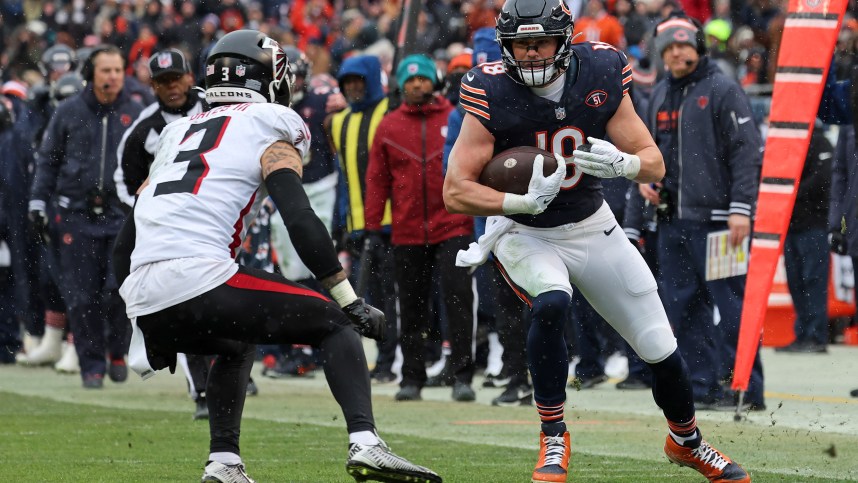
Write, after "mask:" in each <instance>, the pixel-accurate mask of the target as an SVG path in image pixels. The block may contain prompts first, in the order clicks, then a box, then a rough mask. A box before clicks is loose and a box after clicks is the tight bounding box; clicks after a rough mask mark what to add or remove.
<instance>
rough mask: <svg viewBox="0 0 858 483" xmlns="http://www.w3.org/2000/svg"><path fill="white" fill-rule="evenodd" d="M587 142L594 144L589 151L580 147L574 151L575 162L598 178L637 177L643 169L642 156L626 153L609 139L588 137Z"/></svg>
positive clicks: (579, 167)
mask: <svg viewBox="0 0 858 483" xmlns="http://www.w3.org/2000/svg"><path fill="white" fill-rule="evenodd" d="M587 142H589V143H590V144H591V145H592V147H591V148H590V151H589V152H587V151H581V150H578V149H576V150H575V151H573V152H572V156H573V162H574V163H575V166H577V167H578V169H580V170H581V171H583V172H585V173H587V174H589V175H591V176H596V177H598V178H616V177H619V176H623V177H625V178H628V179H635V178H636V177H637V175H638V172H640V170H641V158H639V157H637V156H635V155H634V154H629V153H624V152H622V151H620V150H619V149H617V147H616V146H614V145H613V144H611V143H609V142H608V141H603V140H601V139H598V138H593V137H588V138H587Z"/></svg>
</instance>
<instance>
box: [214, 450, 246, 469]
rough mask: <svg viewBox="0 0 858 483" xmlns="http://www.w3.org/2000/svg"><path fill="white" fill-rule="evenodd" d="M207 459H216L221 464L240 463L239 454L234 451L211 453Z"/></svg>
mask: <svg viewBox="0 0 858 483" xmlns="http://www.w3.org/2000/svg"><path fill="white" fill-rule="evenodd" d="M209 461H217V462H218V463H220V464H222V465H227V466H232V465H238V464H241V456H239V455H237V454H235V453H226V452H224V453H211V454H209Z"/></svg>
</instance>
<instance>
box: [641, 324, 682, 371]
mask: <svg viewBox="0 0 858 483" xmlns="http://www.w3.org/2000/svg"><path fill="white" fill-rule="evenodd" d="M630 344H631V345H632V349H634V350H635V352H636V353H637V354H638V356H640V358H641V359H643V360H644V362H647V363H649V364H655V363H658V362H661V361H663V360H664V359H666V358H667V357H668V356H670V355H671V354H673V352H674V351H675V350H676V337H674V335H673V331H672V330H671V329H670V326H669V325H668V324H666V323H665V324H659V325H657V326H654V327H650V328H648V329H646V330H643V331H641V332H640V333H638V334H637V336H636V337H635V338H634V340H633V341H630Z"/></svg>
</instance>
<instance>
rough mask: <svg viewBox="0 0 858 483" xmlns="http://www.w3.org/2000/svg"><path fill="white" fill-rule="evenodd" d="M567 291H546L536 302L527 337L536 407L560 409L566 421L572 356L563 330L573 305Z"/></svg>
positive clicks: (560, 416)
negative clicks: (564, 413) (564, 405)
mask: <svg viewBox="0 0 858 483" xmlns="http://www.w3.org/2000/svg"><path fill="white" fill-rule="evenodd" d="M571 300H572V299H571V297H570V296H569V294H567V293H566V292H562V291H559V290H555V291H551V292H546V293H543V294H540V295H538V296H537V297H536V298H535V299H533V307H532V309H531V316H532V321H531V324H530V330H529V332H528V334H527V365H528V367H529V368H530V375H531V377H532V378H533V389H534V399H535V400H536V403H537V406H546V407H552V408H557V407H560V413H559V418H558V417H557V414H556V410H555V411H554V413H555V414H554V417H551V418H549V419H546V418H545V417H542V421H543V422H554V421H558V420H562V419H563V413H562V405H563V403H564V402H565V401H566V379H567V377H568V376H569V354H568V352H567V350H566V339H565V337H564V335H563V328H564V326H565V324H566V313H567V310H568V308H569V303H570V302H571Z"/></svg>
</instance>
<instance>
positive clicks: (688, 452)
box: [664, 435, 751, 483]
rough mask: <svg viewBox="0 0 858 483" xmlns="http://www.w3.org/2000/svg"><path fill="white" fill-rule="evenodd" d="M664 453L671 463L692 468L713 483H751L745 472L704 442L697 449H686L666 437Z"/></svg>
mask: <svg viewBox="0 0 858 483" xmlns="http://www.w3.org/2000/svg"><path fill="white" fill-rule="evenodd" d="M664 453H665V454H666V455H667V459H669V460H670V461H671V462H673V463H676V464H678V465H679V466H687V467H689V468H694V469H695V470H697V471H698V472H699V473H700V474H702V475H703V476H705V477H706V478H707V479H708V480H709V481H711V482H713V483H736V482H740V483H751V477H750V476H748V472H747V471H745V470H744V469H742V467H741V466H739V464H738V463H735V462H733V460H731V459H730V458H728V457H727V456H726V455H725V454H724V453H722V452H720V451H718V450H717V449H715V448H713V447H712V446H710V445H709V443H707V442H706V441H701V442H700V446H698V447H697V448H686V447H685V446H680V445H679V444H677V443H676V441H674V440H673V438H671V437H670V435H667V441H666V442H665V443H664Z"/></svg>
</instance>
